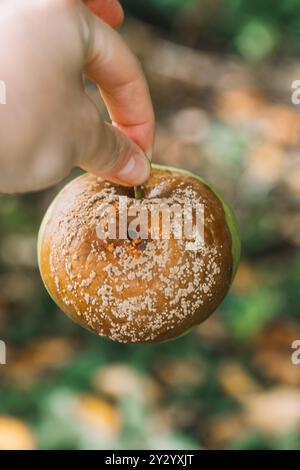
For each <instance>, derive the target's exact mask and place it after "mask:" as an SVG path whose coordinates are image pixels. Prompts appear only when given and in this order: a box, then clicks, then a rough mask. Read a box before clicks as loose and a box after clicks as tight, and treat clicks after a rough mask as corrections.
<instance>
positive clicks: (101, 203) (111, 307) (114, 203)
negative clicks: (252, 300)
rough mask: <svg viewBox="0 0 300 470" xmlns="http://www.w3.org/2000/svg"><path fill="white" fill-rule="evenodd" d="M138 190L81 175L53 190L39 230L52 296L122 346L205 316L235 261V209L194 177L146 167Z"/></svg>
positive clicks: (173, 332)
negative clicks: (137, 193) (146, 173)
mask: <svg viewBox="0 0 300 470" xmlns="http://www.w3.org/2000/svg"><path fill="white" fill-rule="evenodd" d="M142 193H143V198H142V199H141V200H138V201H137V200H136V199H135V197H134V191H133V189H132V188H126V187H122V186H117V185H115V184H112V183H109V182H107V181H104V180H102V179H101V178H98V177H97V176H95V175H92V174H88V173H86V174H84V175H82V176H80V177H79V178H76V179H75V180H73V181H72V182H71V183H69V184H68V185H67V186H66V187H65V188H64V189H63V190H62V191H61V192H60V193H59V194H58V196H57V197H56V198H55V200H54V201H53V203H52V204H51V206H50V207H49V209H48V211H47V213H46V215H45V217H44V220H43V222H42V225H41V228H40V232H39V241H38V259H39V267H40V272H41V275H42V279H43V282H44V284H45V286H46V288H47V290H48V292H49V294H50V295H51V297H52V298H53V300H54V301H55V302H56V303H57V305H58V306H59V307H60V308H61V309H62V310H63V312H65V313H66V314H67V315H68V316H69V317H70V318H71V319H73V320H74V321H75V322H77V323H78V324H79V325H81V326H83V327H84V328H87V329H88V330H90V331H92V332H94V333H95V334H97V335H99V336H102V337H106V338H109V339H111V340H114V341H118V342H124V343H154V342H159V341H166V340H170V339H173V338H176V337H178V336H181V335H182V334H184V333H185V332H187V331H189V330H190V329H191V328H192V327H194V326H195V325H198V324H200V323H201V322H203V321H204V320H205V319H207V318H208V317H209V316H210V315H211V314H212V313H213V312H214V311H215V310H216V308H217V307H218V306H219V305H220V303H221V301H222V300H223V298H224V297H225V295H226V294H227V292H228V290H229V288H230V286H231V283H232V280H233V278H234V275H235V273H236V270H237V266H238V262H239V258H240V239H239V234H238V229H237V224H236V221H235V217H234V214H233V212H232V210H231V209H230V208H229V206H228V205H227V203H226V202H225V201H224V199H223V197H222V196H221V195H220V194H219V193H218V192H217V191H216V190H215V189H214V188H213V187H212V186H211V185H210V184H208V183H207V182H206V181H205V180H203V179H202V178H200V177H199V176H196V175H194V174H192V173H189V172H187V171H184V170H180V169H177V168H170V167H163V166H159V165H153V169H152V174H151V177H150V179H149V181H148V182H147V183H146V184H145V185H143V186H142ZM120 201H121V202H120ZM170 208H171V209H170ZM174 208H176V210H177V212H176V211H175V209H174ZM199 208H202V209H203V210H202V211H200V210H199ZM173 209H174V211H173ZM180 210H182V212H180ZM164 211H165V212H164ZM178 211H179V212H178ZM199 213H200V215H201V214H202V216H200V217H198V215H199ZM137 214H138V216H136V215H137ZM141 214H142V216H141ZM185 214H188V216H187V217H185ZM148 215H149V217H148ZM155 223H156V226H155ZM153 227H154V228H155V230H153ZM187 227H189V228H190V229H191V228H192V231H191V230H190V231H188V230H186V231H185V229H186V228H187ZM166 229H168V230H166ZM175 229H176V230H175Z"/></svg>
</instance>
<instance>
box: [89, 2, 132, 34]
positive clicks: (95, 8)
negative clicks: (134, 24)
mask: <svg viewBox="0 0 300 470" xmlns="http://www.w3.org/2000/svg"><path fill="white" fill-rule="evenodd" d="M83 1H84V3H85V4H86V6H87V7H88V8H89V9H90V10H91V11H92V12H93V13H94V14H95V15H97V16H99V18H102V19H103V20H104V21H105V22H106V23H108V24H109V25H110V26H112V27H113V28H116V27H118V26H120V24H121V23H122V22H123V20H124V11H123V8H122V6H121V5H120V3H119V1H118V0H83Z"/></svg>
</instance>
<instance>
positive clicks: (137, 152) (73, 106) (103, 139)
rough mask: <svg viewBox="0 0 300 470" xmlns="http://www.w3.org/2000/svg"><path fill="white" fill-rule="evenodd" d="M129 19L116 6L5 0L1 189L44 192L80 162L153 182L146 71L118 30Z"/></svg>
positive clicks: (122, 178)
mask: <svg viewBox="0 0 300 470" xmlns="http://www.w3.org/2000/svg"><path fill="white" fill-rule="evenodd" d="M91 10H92V11H93V13H92V12H91ZM96 15H97V16H96ZM100 17H101V18H103V19H100ZM104 20H105V21H106V22H107V23H108V24H109V25H110V26H109V25H108V24H107V23H106V22H105V21H104ZM122 20H123V11H122V8H121V6H120V4H119V3H118V2H117V0H86V1H85V2H82V1H80V0H22V2H20V0H0V64H1V67H0V80H3V81H4V82H5V83H6V90H7V100H6V101H7V104H6V105H0V162H1V172H0V192H7V193H12V192H25V191H32V190H39V189H42V188H45V187H47V186H50V185H52V184H55V183H57V182H59V181H60V180H61V179H63V178H64V177H66V176H67V175H68V174H69V172H70V170H71V169H72V168H73V167H74V166H80V167H81V168H83V169H85V170H87V171H90V172H93V173H95V174H98V175H100V176H102V177H105V178H106V179H108V180H110V181H113V182H116V183H119V184H123V185H128V186H137V185H139V184H142V183H143V182H144V181H145V180H146V179H147V178H148V177H149V174H150V163H149V160H148V158H147V157H146V154H147V155H148V156H150V155H151V149H152V145H153V138H154V114H153V108H152V104H151V99H150V95H149V91H148V87H147V83H146V80H145V78H144V75H143V73H142V70H141V68H140V65H139V64H138V62H137V60H136V58H135V57H134V56H133V55H132V53H131V52H130V51H129V49H128V48H127V47H126V45H125V44H124V42H123V41H122V39H121V38H120V36H119V35H118V33H117V32H116V31H114V30H113V29H112V27H111V26H114V27H115V26H117V25H118V24H119V23H120V22H122ZM83 73H85V74H87V75H88V76H89V77H90V78H91V79H93V80H94V81H95V82H96V83H97V84H98V86H99V89H100V91H101V94H102V96H103V98H104V100H105V103H106V105H107V107H108V110H109V113H110V117H111V120H112V123H113V124H112V125H111V124H108V123H105V122H103V121H102V120H101V118H100V115H99V113H98V111H97V109H96V106H95V104H94V103H93V102H92V101H91V99H90V98H89V97H88V95H87V94H86V93H85V91H84V87H83V79H82V77H83Z"/></svg>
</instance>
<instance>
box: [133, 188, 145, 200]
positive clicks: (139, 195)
mask: <svg viewBox="0 0 300 470" xmlns="http://www.w3.org/2000/svg"><path fill="white" fill-rule="evenodd" d="M134 197H135V199H136V200H137V201H139V200H141V199H143V190H142V187H141V186H135V187H134Z"/></svg>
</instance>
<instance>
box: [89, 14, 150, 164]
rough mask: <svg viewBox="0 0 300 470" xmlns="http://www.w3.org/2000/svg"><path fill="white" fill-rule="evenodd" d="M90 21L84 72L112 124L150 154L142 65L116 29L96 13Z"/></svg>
mask: <svg viewBox="0 0 300 470" xmlns="http://www.w3.org/2000/svg"><path fill="white" fill-rule="evenodd" d="M91 16H93V15H91ZM91 21H92V24H91V29H92V32H93V34H92V38H91V44H90V53H89V58H88V63H87V65H86V72H87V74H88V75H89V76H90V77H91V78H92V79H93V80H94V81H95V82H96V83H97V84H98V86H99V88H100V92H101V94H102V96H103V99H104V101H105V103H106V105H107V108H108V111H109V114H110V117H111V120H112V122H113V124H114V125H116V126H117V127H118V128H119V129H120V130H122V131H123V132H124V133H125V134H126V135H127V136H128V137H129V138H130V139H132V140H133V141H134V142H135V143H136V144H137V145H138V146H139V147H140V148H141V149H142V150H144V152H145V153H146V154H147V155H148V156H150V155H151V151H152V146H153V139H154V126H155V119H154V111H153V106H152V101H151V97H150V93H149V88H148V85H147V82H146V79H145V76H144V74H143V72H142V69H141V66H140V64H139V63H138V61H137V59H136V58H135V56H134V55H133V54H132V52H131V51H130V50H129V48H128V47H127V46H126V44H125V43H124V42H123V40H122V39H121V37H120V36H119V34H118V33H117V32H116V31H114V30H113V29H112V28H110V27H109V26H108V25H107V24H105V23H104V22H103V21H102V20H100V19H98V18H96V17H95V16H93V19H91Z"/></svg>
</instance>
